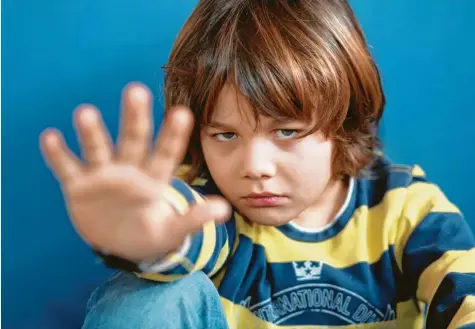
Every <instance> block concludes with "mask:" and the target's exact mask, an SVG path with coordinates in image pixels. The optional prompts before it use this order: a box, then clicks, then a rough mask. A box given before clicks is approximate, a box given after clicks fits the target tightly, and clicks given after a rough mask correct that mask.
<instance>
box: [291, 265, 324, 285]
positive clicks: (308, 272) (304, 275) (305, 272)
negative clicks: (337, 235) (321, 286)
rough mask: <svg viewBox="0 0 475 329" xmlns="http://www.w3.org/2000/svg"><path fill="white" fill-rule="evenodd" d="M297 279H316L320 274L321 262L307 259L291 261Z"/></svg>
mask: <svg viewBox="0 0 475 329" xmlns="http://www.w3.org/2000/svg"><path fill="white" fill-rule="evenodd" d="M292 266H293V267H294V272H295V277H296V279H297V281H306V280H318V279H320V276H321V274H322V269H323V263H322V262H315V261H310V260H307V261H305V262H292Z"/></svg>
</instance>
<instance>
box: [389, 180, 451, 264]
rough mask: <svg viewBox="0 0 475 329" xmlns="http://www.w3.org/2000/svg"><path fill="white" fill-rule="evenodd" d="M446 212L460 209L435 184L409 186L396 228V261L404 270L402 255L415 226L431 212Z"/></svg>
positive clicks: (421, 183)
mask: <svg viewBox="0 0 475 329" xmlns="http://www.w3.org/2000/svg"><path fill="white" fill-rule="evenodd" d="M431 212H432V213H436V212H442V213H444V212H446V213H459V209H458V208H457V207H456V206H455V205H454V204H452V203H451V202H450V201H449V200H448V199H447V198H446V197H445V195H444V194H443V193H442V191H441V190H440V189H439V188H438V187H437V186H436V185H434V184H430V183H424V182H420V183H414V184H412V185H411V186H410V187H409V188H407V196H406V201H405V206H404V209H403V212H402V214H401V217H400V219H399V220H398V221H399V225H398V226H395V227H394V229H395V230H396V231H395V232H393V233H394V234H395V238H394V242H395V248H394V253H395V256H396V262H397V264H398V266H399V268H400V269H401V270H402V255H403V253H404V248H405V246H406V243H407V241H408V240H409V237H410V236H411V234H412V232H413V231H414V229H415V228H417V226H418V225H419V224H420V223H421V222H422V220H423V219H424V218H425V217H426V216H427V215H428V214H429V213H431Z"/></svg>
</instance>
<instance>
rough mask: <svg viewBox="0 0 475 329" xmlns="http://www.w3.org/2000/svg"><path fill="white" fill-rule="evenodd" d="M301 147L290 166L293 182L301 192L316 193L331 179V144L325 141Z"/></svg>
mask: <svg viewBox="0 0 475 329" xmlns="http://www.w3.org/2000/svg"><path fill="white" fill-rule="evenodd" d="M302 146H303V147H302V148H301V149H299V151H298V156H296V157H295V158H294V162H293V163H292V164H291V165H290V167H291V170H292V172H293V173H292V176H293V177H294V179H293V180H294V182H295V183H297V184H298V185H300V186H302V187H303V188H302V189H301V190H307V191H308V192H310V191H315V192H316V193H318V191H321V190H322V189H323V188H324V186H325V185H326V184H327V183H328V181H329V180H330V178H331V172H332V170H331V166H332V148H333V147H332V143H330V142H329V141H326V142H320V143H307V144H305V145H302ZM309 194H314V193H309Z"/></svg>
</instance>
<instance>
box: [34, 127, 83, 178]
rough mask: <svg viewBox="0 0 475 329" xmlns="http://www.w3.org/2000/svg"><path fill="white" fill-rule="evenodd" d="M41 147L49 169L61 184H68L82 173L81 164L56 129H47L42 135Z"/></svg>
mask: <svg viewBox="0 0 475 329" xmlns="http://www.w3.org/2000/svg"><path fill="white" fill-rule="evenodd" d="M40 146H41V151H42V153H43V157H44V159H45V161H46V163H47V165H48V167H49V168H50V169H51V170H52V172H53V174H54V175H55V176H56V177H57V178H58V180H59V181H60V182H61V183H66V182H68V181H69V180H71V179H72V178H73V177H74V176H76V175H77V174H78V173H80V172H81V170H82V165H81V162H80V161H79V159H78V158H77V157H76V156H75V155H74V154H73V152H71V150H70V149H69V148H68V146H67V145H66V143H65V141H64V139H63V137H62V135H61V133H60V132H59V131H57V130H56V129H47V130H45V131H44V132H43V133H42V134H41V137H40Z"/></svg>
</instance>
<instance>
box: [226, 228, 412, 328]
mask: <svg viewBox="0 0 475 329" xmlns="http://www.w3.org/2000/svg"><path fill="white" fill-rule="evenodd" d="M237 253H238V255H240V257H239V258H237V257H234V258H232V259H230V261H229V264H228V270H227V272H226V275H225V277H224V278H223V280H222V281H221V285H220V287H219V289H218V290H219V293H220V295H221V296H222V297H224V298H226V299H228V300H230V301H232V302H234V303H236V304H244V306H246V307H248V308H250V309H251V311H252V312H253V313H254V314H255V315H256V316H258V317H260V318H262V319H263V320H265V321H269V322H274V323H275V322H278V321H282V322H280V324H281V325H293V326H296V325H316V324H326V325H337V326H340V325H341V326H342V325H348V324H350V323H360V322H365V321H368V322H376V321H383V320H390V319H391V318H388V316H390V314H392V315H393V316H394V315H395V311H396V304H397V303H398V302H401V301H406V300H410V299H411V297H412V296H413V295H414V292H413V291H409V290H408V288H407V286H406V282H405V280H404V278H403V276H402V275H401V274H400V273H399V274H398V272H399V271H398V268H397V264H396V261H395V257H394V252H393V248H392V247H391V248H390V249H389V250H387V251H386V252H384V253H383V255H382V256H381V258H380V259H379V260H378V261H377V262H375V263H374V264H368V263H363V262H362V263H358V264H355V265H352V266H350V267H347V268H342V269H338V268H334V267H332V266H330V265H328V264H321V263H318V262H313V263H311V264H310V266H307V269H309V270H310V269H311V268H314V269H315V268H318V267H320V266H321V272H320V273H318V271H315V272H313V274H312V272H308V273H307V272H305V271H299V270H298V269H305V267H306V264H305V263H304V262H296V263H292V262H291V263H268V262H267V261H266V256H265V249H264V248H263V247H262V246H260V245H256V244H253V243H252V240H250V239H249V238H248V237H247V236H244V235H240V245H239V247H238V250H237ZM297 273H300V274H301V275H300V276H299V274H297ZM302 273H303V274H302ZM305 273H307V277H305ZM312 275H313V277H312ZM248 296H253V299H252V300H247V299H246V298H247V297H248ZM271 297H272V300H273V301H272V303H271V302H270V298H271ZM388 305H390V307H389V308H388ZM299 312H301V314H298V313H299ZM292 314H294V315H296V316H294V317H292Z"/></svg>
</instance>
